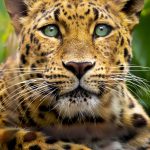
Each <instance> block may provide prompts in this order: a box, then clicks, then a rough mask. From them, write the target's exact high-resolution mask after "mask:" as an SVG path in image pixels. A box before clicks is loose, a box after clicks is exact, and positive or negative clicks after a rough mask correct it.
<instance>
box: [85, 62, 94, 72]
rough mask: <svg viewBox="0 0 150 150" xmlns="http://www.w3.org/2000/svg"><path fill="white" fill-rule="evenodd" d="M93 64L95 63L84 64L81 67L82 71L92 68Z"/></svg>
mask: <svg viewBox="0 0 150 150" xmlns="http://www.w3.org/2000/svg"><path fill="white" fill-rule="evenodd" d="M94 66H95V63H91V62H90V63H88V64H85V67H83V72H85V73H86V72H87V71H89V70H90V69H92V68H93V67H94Z"/></svg>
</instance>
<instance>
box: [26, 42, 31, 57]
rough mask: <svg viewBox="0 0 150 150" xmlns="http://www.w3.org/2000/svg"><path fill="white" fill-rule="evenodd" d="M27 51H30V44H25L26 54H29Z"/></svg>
mask: <svg viewBox="0 0 150 150" xmlns="http://www.w3.org/2000/svg"><path fill="white" fill-rule="evenodd" d="M29 51H30V45H29V44H27V45H26V55H29Z"/></svg>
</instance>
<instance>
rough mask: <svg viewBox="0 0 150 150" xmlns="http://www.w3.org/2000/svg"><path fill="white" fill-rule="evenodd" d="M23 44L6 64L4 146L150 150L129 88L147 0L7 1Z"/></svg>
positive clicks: (0, 83) (1, 110)
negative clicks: (134, 35) (135, 38)
mask: <svg viewBox="0 0 150 150" xmlns="http://www.w3.org/2000/svg"><path fill="white" fill-rule="evenodd" d="M4 2H5V6H6V9H7V11H8V13H9V15H10V18H11V20H12V24H13V26H14V29H15V32H16V34H17V40H18V41H17V42H18V43H19V45H18V49H17V52H16V54H15V55H12V56H10V57H9V58H8V59H7V60H6V61H5V62H4V63H3V64H2V65H1V67H0V149H2V150H150V118H149V116H148V114H147V113H146V111H145V110H144V108H143V106H142V105H141V104H140V103H139V101H138V100H137V98H136V97H134V96H133V95H132V93H131V92H130V90H129V89H128V87H127V84H126V82H127V78H126V77H127V75H128V73H129V71H130V63H131V60H132V31H133V29H134V28H135V26H136V25H137V24H138V23H139V19H140V12H141V11H142V9H143V7H144V0H13V1H12V0H4Z"/></svg>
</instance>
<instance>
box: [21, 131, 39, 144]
mask: <svg viewBox="0 0 150 150" xmlns="http://www.w3.org/2000/svg"><path fill="white" fill-rule="evenodd" d="M36 138H37V135H36V133H35V132H28V133H27V134H25V135H24V140H23V141H24V142H31V141H34V140H35V139H36Z"/></svg>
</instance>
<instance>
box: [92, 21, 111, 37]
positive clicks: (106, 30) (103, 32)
mask: <svg viewBox="0 0 150 150" xmlns="http://www.w3.org/2000/svg"><path fill="white" fill-rule="evenodd" d="M111 31H112V27H111V26H109V25H106V24H98V25H97V26H96V28H95V32H94V35H95V36H96V37H105V36H107V35H109V34H110V32H111Z"/></svg>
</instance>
